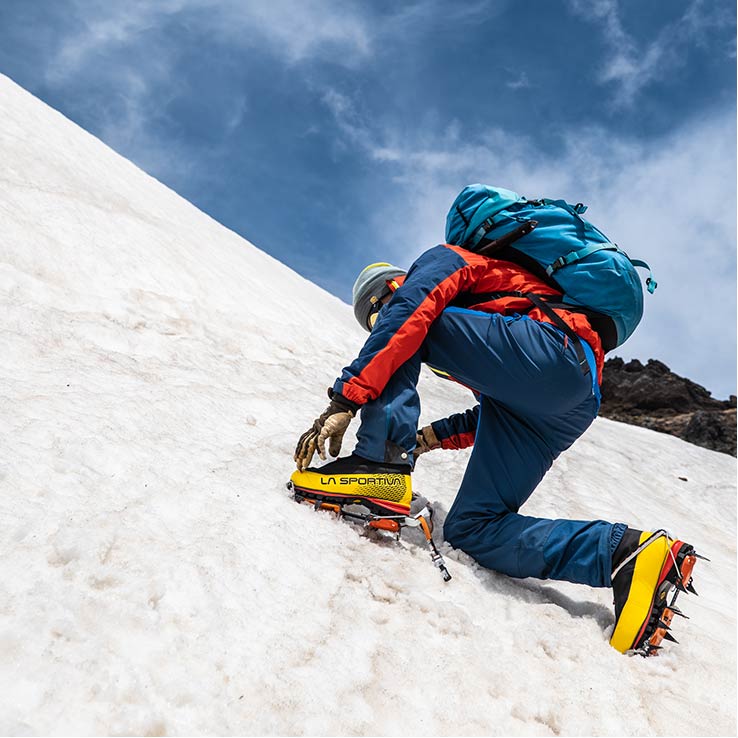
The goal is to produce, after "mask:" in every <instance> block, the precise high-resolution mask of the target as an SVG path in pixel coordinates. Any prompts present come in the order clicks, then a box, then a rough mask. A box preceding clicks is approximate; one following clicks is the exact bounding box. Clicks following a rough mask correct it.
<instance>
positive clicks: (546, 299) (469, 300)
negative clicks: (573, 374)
mask: <svg viewBox="0 0 738 738" xmlns="http://www.w3.org/2000/svg"><path fill="white" fill-rule="evenodd" d="M501 297H522V298H525V299H526V300H530V302H532V303H533V305H534V306H535V307H537V308H538V309H539V310H540V311H541V312H542V313H543V314H544V315H545V316H546V317H547V318H549V320H550V321H551V322H552V323H553V324H554V325H555V326H556V327H557V328H558V329H559V330H561V331H562V333H563V334H564V335H565V336H567V337H568V338H569V339H570V340H571V342H572V346H573V347H574V351H575V352H576V355H577V360H578V361H579V368H580V369H581V370H582V374H584V376H585V377H586V376H587V375H588V374H589V362H588V361H587V355H586V354H585V353H584V347H583V346H582V340H581V338H580V337H579V336H578V335H577V334H576V333H575V332H574V331H573V330H572V329H571V327H570V326H569V325H568V324H567V323H566V322H565V321H564V320H563V318H562V317H561V316H560V315H558V314H557V313H555V312H554V310H553V307H552V305H553V304H554V303H551V302H550V298H551V297H552V296H551V295H536V294H535V293H533V292H487V293H484V294H471V293H467V294H465V295H460V296H459V297H457V298H456V299H455V300H454V305H458V306H459V307H472V306H473V305H481V304H482V303H484V302H490V301H492V300H499V299H500V298H501ZM555 304H556V307H557V308H563V309H565V310H569V309H571V310H572V312H575V311H576V308H575V307H573V306H569V305H563V304H561V303H555Z"/></svg>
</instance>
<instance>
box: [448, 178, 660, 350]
mask: <svg viewBox="0 0 738 738" xmlns="http://www.w3.org/2000/svg"><path fill="white" fill-rule="evenodd" d="M586 210H587V208H586V206H585V205H582V204H581V203H579V204H577V205H570V204H569V203H568V202H566V201H565V200H528V199H527V198H525V197H521V196H520V195H518V194H517V193H516V192H512V191H510V190H505V189H503V188H501V187H490V186H488V185H482V184H473V185H469V186H468V187H465V188H464V189H463V190H462V191H461V193H460V194H459V196H458V197H457V198H456V200H455V201H454V203H453V205H452V206H451V210H449V213H448V216H447V218H446V243H450V244H454V245H457V246H463V247H464V248H467V249H469V250H470V251H474V252H476V253H480V254H484V255H485V256H490V257H492V258H495V259H503V260H505V261H512V262H514V263H516V264H519V265H520V266H522V267H524V268H526V269H528V271H530V272H532V273H533V274H535V275H536V276H537V277H539V278H540V279H542V280H543V281H544V282H546V283H547V284H548V285H550V286H551V287H552V288H554V289H555V290H557V291H559V292H562V293H563V297H562V298H559V299H560V302H557V303H553V302H551V301H550V300H548V301H547V300H545V299H543V300H542V297H543V296H541V295H530V294H526V295H525V296H526V297H528V298H529V299H530V300H531V302H532V303H533V304H535V305H536V306H537V307H541V308H542V309H543V310H544V312H546V314H548V315H549V317H551V318H552V320H554V322H555V323H556V324H557V325H559V327H562V330H563V329H564V328H563V326H566V324H565V323H564V322H563V321H562V320H561V319H560V318H559V316H557V315H556V313H554V312H553V309H552V308H554V307H556V308H565V309H567V310H571V311H573V312H581V313H584V314H585V315H586V316H587V318H588V319H589V322H590V324H591V325H592V327H593V328H594V329H595V330H596V331H597V333H598V334H599V335H600V338H601V339H602V348H603V349H604V350H605V351H606V352H607V351H611V350H612V349H614V348H615V347H616V346H620V345H621V344H622V343H624V342H625V340H626V339H627V338H629V337H630V335H631V334H632V333H633V331H634V330H635V329H636V326H637V325H638V323H639V322H640V320H641V317H642V316H643V288H642V286H641V280H640V278H639V276H638V273H637V272H636V270H635V267H645V268H646V269H648V270H649V277H648V279H646V286H647V288H648V291H649V292H651V293H652V292H653V291H654V290H655V289H656V281H655V280H654V279H653V276H652V275H651V274H650V267H649V266H648V264H646V263H645V262H643V261H640V260H637V259H631V258H630V257H629V256H628V255H627V254H626V253H625V252H624V251H623V250H622V249H620V248H618V246H617V245H616V244H614V243H612V241H610V239H608V238H607V236H605V234H604V233H602V231H599V230H598V229H597V228H595V227H594V226H593V225H592V224H591V223H590V222H589V221H587V220H585V219H584V218H583V217H582V214H583V213H584V212H585V211H586ZM496 294H497V295H498V296H499V297H503V296H508V295H512V294H517V293H496ZM487 298H488V299H492V298H491V297H490V296H487ZM562 324H563V326H562ZM566 328H568V326H566ZM565 332H566V333H567V334H570V332H571V330H570V329H568V330H565ZM571 333H573V332H571Z"/></svg>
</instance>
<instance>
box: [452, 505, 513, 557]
mask: <svg viewBox="0 0 738 738" xmlns="http://www.w3.org/2000/svg"><path fill="white" fill-rule="evenodd" d="M505 515H507V513H503V514H497V513H484V512H480V513H472V514H470V513H468V512H467V513H465V514H464V516H463V517H462V516H460V515H454V513H453V511H451V512H450V513H449V514H448V517H447V518H446V520H445V522H444V524H443V537H444V538H445V539H446V541H448V542H449V543H450V544H451V545H452V546H453V547H454V548H460V549H462V550H464V548H465V544H468V543H469V542H470V541H473V540H476V539H477V538H478V537H479V535H480V533H481V531H484V533H485V535H486V536H490V534H492V535H493V534H494V529H495V527H496V523H499V522H500V521H501V520H503V519H504V517H505Z"/></svg>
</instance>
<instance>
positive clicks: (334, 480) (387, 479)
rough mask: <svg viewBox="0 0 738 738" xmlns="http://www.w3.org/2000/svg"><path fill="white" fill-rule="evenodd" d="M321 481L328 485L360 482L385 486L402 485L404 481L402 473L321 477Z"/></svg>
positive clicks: (361, 483) (359, 483)
mask: <svg viewBox="0 0 738 738" xmlns="http://www.w3.org/2000/svg"><path fill="white" fill-rule="evenodd" d="M320 483H321V484H322V485H325V486H328V485H331V484H334V485H347V484H358V485H367V484H369V485H380V486H383V487H396V486H398V485H399V486H402V484H403V481H402V477H401V476H400V475H393V476H382V477H321V478H320Z"/></svg>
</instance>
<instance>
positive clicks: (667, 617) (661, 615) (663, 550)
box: [610, 528, 701, 656]
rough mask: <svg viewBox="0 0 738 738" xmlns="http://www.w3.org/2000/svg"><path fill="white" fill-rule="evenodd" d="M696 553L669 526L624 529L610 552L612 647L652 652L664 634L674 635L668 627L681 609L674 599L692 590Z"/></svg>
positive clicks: (622, 649) (656, 648)
mask: <svg viewBox="0 0 738 738" xmlns="http://www.w3.org/2000/svg"><path fill="white" fill-rule="evenodd" d="M696 558H698V556H697V555H696V554H695V551H694V548H693V547H692V546H690V545H689V544H688V543H684V542H683V541H678V540H672V539H671V538H669V536H668V535H667V533H666V531H663V530H657V531H656V532H655V533H649V532H647V531H646V532H642V531H639V530H633V529H632V528H628V529H627V530H626V531H625V533H624V534H623V538H622V540H621V541H620V543H619V544H618V547H617V548H616V549H615V552H614V554H613V557H612V565H613V572H612V589H613V596H614V600H615V628H614V630H613V633H612V637H611V638H610V645H611V646H612V647H613V648H615V649H617V650H618V651H620V652H621V653H625V652H626V651H635V652H637V653H640V654H642V655H644V656H651V655H654V654H655V653H657V651H658V649H659V648H660V643H661V641H662V640H663V639H666V640H669V641H675V640H676V639H675V638H674V637H673V636H672V635H671V633H670V632H669V631H670V627H669V626H670V625H671V620H672V617H673V616H674V615H681V614H682V613H681V611H680V610H678V609H677V608H676V607H675V606H674V601H675V600H676V597H677V594H678V593H679V592H694V589H693V587H692V584H691V582H692V567H693V566H694V563H695V560H696ZM700 558H701V557H700ZM672 592H673V593H674V595H673V597H671V598H670V597H669V595H670V594H671V593H672Z"/></svg>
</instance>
